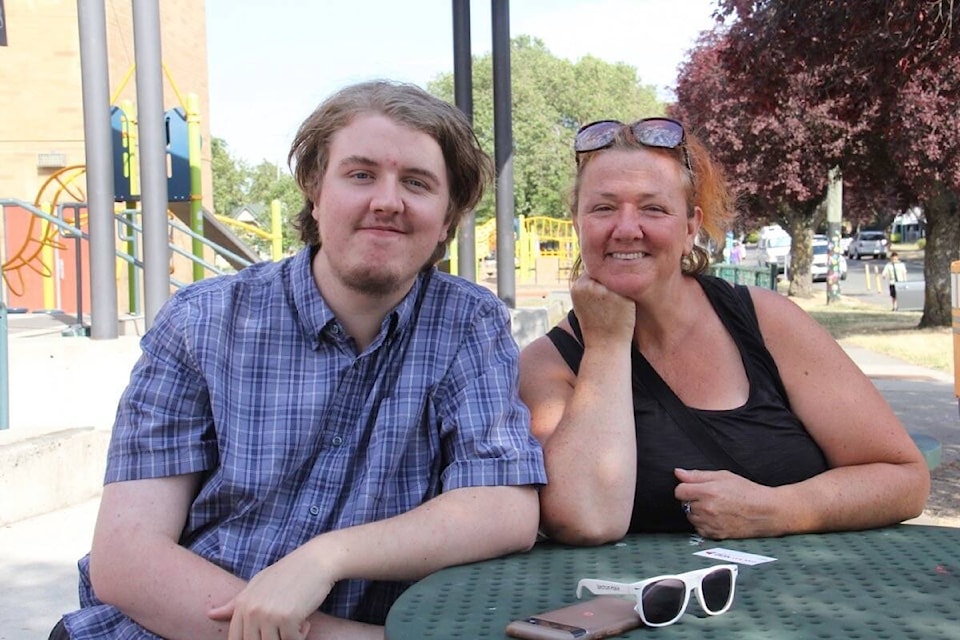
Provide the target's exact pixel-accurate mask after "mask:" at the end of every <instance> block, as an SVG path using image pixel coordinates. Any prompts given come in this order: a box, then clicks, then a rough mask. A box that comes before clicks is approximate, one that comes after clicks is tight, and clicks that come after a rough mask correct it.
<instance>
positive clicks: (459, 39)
mask: <svg viewBox="0 0 960 640" xmlns="http://www.w3.org/2000/svg"><path fill="white" fill-rule="evenodd" d="M453 94H454V100H455V102H456V104H457V106H458V107H459V108H460V110H461V111H463V113H464V115H466V116H467V120H469V121H470V124H471V125H472V124H473V56H472V53H471V47H470V0H453ZM457 273H458V274H459V275H460V276H461V277H463V278H466V279H467V280H469V281H470V282H476V281H477V241H476V215H475V214H474V212H473V211H470V212H468V213H467V214H466V215H465V216H464V217H463V221H462V222H461V223H460V230H459V232H458V233H457Z"/></svg>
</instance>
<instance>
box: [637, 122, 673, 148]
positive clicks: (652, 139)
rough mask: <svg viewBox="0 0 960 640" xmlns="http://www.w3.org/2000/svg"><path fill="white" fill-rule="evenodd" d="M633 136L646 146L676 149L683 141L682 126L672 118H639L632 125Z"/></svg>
mask: <svg viewBox="0 0 960 640" xmlns="http://www.w3.org/2000/svg"><path fill="white" fill-rule="evenodd" d="M633 136H634V137H635V138H636V139H637V141H638V142H640V143H641V144H645V145H647V146H648V147H663V148H665V149H676V148H677V147H679V146H680V144H681V143H682V142H683V127H682V126H681V125H680V123H679V122H674V121H673V120H664V119H653V120H641V121H640V122H638V123H636V124H635V125H634V126H633Z"/></svg>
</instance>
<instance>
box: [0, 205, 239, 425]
mask: <svg viewBox="0 0 960 640" xmlns="http://www.w3.org/2000/svg"><path fill="white" fill-rule="evenodd" d="M4 206H12V207H18V208H20V209H23V210H25V211H27V212H29V213H30V214H32V215H34V216H37V217H38V218H40V219H42V220H45V221H46V222H47V223H49V224H50V225H53V226H55V227H56V228H57V231H58V233H59V234H60V237H61V238H63V239H64V240H74V241H75V242H76V243H77V244H78V245H79V244H80V242H82V241H84V240H86V241H87V242H89V240H90V235H89V234H88V233H87V232H86V231H84V230H83V228H82V226H83V225H82V224H80V222H79V221H80V220H81V219H82V216H83V215H86V214H82V213H81V210H82V209H84V208H86V204H81V203H63V204H59V205H57V213H58V215H50V214H48V213H46V212H44V211H42V210H40V209H38V208H37V207H35V206H33V205H32V204H30V203H28V202H24V201H22V200H17V199H14V198H2V199H0V213H2V208H3V207H4ZM65 210H66V211H72V212H73V220H74V223H75V224H71V223H69V222H67V221H66V220H65V219H64V217H63V212H64V211H65ZM139 214H140V211H138V210H135V209H128V210H124V211H119V212H117V213H115V214H114V218H115V219H116V225H117V237H118V240H119V243H118V244H119V246H123V247H130V248H131V251H132V252H133V253H132V254H131V253H128V252H127V251H123V250H121V249H117V250H116V251H115V253H116V256H117V258H119V259H121V260H123V261H125V262H127V263H128V264H130V265H132V266H133V267H134V268H136V269H141V270H142V269H143V266H144V265H143V261H142V260H140V259H139V258H138V257H137V255H136V254H137V253H139V246H140V242H139V239H140V238H141V237H142V234H143V227H142V226H141V225H139V224H137V223H135V222H134V221H133V220H134V218H135V217H136V216H138V215H139ZM168 225H169V227H170V229H173V230H175V231H176V232H177V233H180V234H183V235H185V236H187V237H189V238H190V239H192V240H194V241H196V242H198V243H200V244H202V245H204V246H206V247H209V248H210V249H212V250H213V251H214V252H215V253H217V254H219V255H221V256H224V257H226V258H228V259H231V260H234V261H235V262H236V263H238V264H241V265H243V266H248V265H250V264H251V262H250V261H249V260H247V259H246V258H244V257H242V256H239V255H237V254H236V253H233V252H232V251H229V250H228V249H226V248H224V247H222V246H220V245H218V244H216V243H214V242H211V241H210V240H208V239H207V238H205V237H203V236H201V235H199V234H197V233H196V232H194V231H193V230H192V229H190V228H189V227H187V226H186V225H184V224H183V223H181V222H180V221H179V220H176V219H168ZM170 250H171V251H172V252H174V253H176V254H178V255H181V256H183V257H184V258H186V259H187V260H189V261H191V262H193V263H195V264H199V265H201V266H202V267H203V268H204V269H206V270H208V271H210V272H211V273H213V274H214V275H223V274H224V273H227V271H226V270H224V269H221V268H219V267H217V265H215V264H213V263H211V262H208V261H206V260H203V259H202V258H199V257H197V256H194V255H193V254H192V253H191V252H190V251H188V250H186V249H183V248H182V247H179V246H177V245H175V244H171V245H170ZM75 253H76V256H77V259H78V262H79V258H80V251H79V246H78V248H77V251H76V252H75ZM0 266H3V265H2V264H0ZM22 266H23V265H22ZM18 268H19V267H18ZM82 280H83V275H82V272H81V266H80V265H79V264H78V265H77V286H78V292H77V305H78V309H77V324H78V325H82V324H83V318H82V304H83V302H82V300H83V296H82V292H81V291H80V290H79V287H80V286H81V285H80V283H81V282H82ZM170 284H171V286H173V287H175V288H178V289H179V288H181V287H184V286H186V285H187V284H188V283H185V282H181V281H179V280H177V279H176V278H170ZM136 297H137V299H139V296H138V295H137V296H136ZM81 328H82V327H81ZM65 335H66V334H65ZM8 337H9V330H8V323H7V307H6V305H5V304H4V303H3V300H0V430H4V429H8V428H9V420H10V414H9V407H10V402H9V388H10V387H9V358H8Z"/></svg>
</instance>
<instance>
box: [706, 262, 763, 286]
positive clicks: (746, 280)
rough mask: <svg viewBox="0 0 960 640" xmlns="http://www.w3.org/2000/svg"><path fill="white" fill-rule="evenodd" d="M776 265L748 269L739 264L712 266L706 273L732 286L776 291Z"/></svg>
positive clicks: (748, 267)
mask: <svg viewBox="0 0 960 640" xmlns="http://www.w3.org/2000/svg"><path fill="white" fill-rule="evenodd" d="M777 271H778V269H777V265H775V264H772V265H770V266H768V267H750V266H746V265H740V264H726V263H723V262H721V263H718V264H712V265H710V267H709V268H708V269H707V273H709V274H710V275H712V276H716V277H718V278H721V279H723V280H726V281H727V282H732V283H734V284H752V285H754V286H757V287H764V288H766V289H773V290H774V291H776V289H777Z"/></svg>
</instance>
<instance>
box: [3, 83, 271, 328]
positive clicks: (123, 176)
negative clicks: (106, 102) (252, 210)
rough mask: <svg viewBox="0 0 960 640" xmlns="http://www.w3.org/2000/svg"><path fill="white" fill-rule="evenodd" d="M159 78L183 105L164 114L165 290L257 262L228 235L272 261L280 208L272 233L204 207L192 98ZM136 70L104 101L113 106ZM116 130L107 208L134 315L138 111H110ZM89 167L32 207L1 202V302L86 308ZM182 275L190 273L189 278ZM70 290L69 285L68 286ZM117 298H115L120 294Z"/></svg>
mask: <svg viewBox="0 0 960 640" xmlns="http://www.w3.org/2000/svg"><path fill="white" fill-rule="evenodd" d="M164 72H165V74H166V76H167V79H168V81H169V82H170V85H171V87H172V88H173V91H174V93H175V94H176V96H177V99H178V101H179V102H180V106H179V107H176V108H174V109H172V110H170V111H168V112H166V114H165V115H166V132H167V157H168V162H167V167H168V169H167V174H168V175H167V183H168V194H169V200H170V202H169V209H168V211H167V218H168V239H169V246H170V276H171V278H170V284H171V287H173V288H178V287H181V286H183V285H184V284H186V281H187V280H188V279H190V280H192V281H197V280H200V279H203V278H204V277H207V276H208V275H218V274H222V273H225V272H227V271H229V270H230V269H234V270H235V269H240V268H243V267H244V266H246V265H248V264H251V263H252V262H254V261H258V260H260V259H262V256H260V255H258V254H256V253H255V252H254V251H252V250H251V249H250V248H249V247H248V246H247V244H246V243H245V242H243V241H242V240H241V239H240V238H238V237H237V236H236V235H234V234H233V232H232V231H230V228H235V229H239V230H241V231H243V232H246V233H249V234H253V235H256V236H259V237H263V238H266V239H267V240H269V241H270V247H271V252H270V256H271V257H273V258H274V259H276V258H278V257H279V256H280V255H281V254H282V246H281V221H280V218H281V217H280V209H279V203H273V204H272V205H271V224H270V228H269V230H263V229H260V228H259V227H257V226H255V225H251V224H247V223H244V222H240V221H236V220H233V219H231V218H229V217H226V216H217V215H215V214H213V213H211V212H209V211H207V210H205V209H203V207H202V198H201V186H200V169H199V167H200V144H201V138H200V128H199V118H200V117H199V109H198V101H197V99H196V97H195V96H194V95H192V94H189V95H187V96H186V97H184V96H183V95H182V94H181V93H180V91H179V90H178V89H177V87H176V84H175V83H174V82H173V79H172V78H171V77H170V74H169V72H168V71H167V70H166V68H164ZM132 74H133V68H131V69H130V71H129V72H128V73H127V74H126V76H125V77H124V79H123V81H122V82H121V84H120V86H119V88H118V89H117V90H116V91H115V92H114V94H113V96H112V97H111V103H113V102H116V98H117V96H118V95H119V94H120V92H121V91H122V89H123V88H124V86H125V85H126V83H127V82H128V81H129V79H130V77H131V76H132ZM111 124H112V130H113V159H114V162H113V167H114V190H115V193H114V200H115V201H116V202H117V204H116V205H115V207H114V217H115V221H116V224H115V226H116V233H117V240H118V241H119V242H118V243H117V244H118V246H119V247H122V249H119V250H117V252H116V255H117V269H116V284H117V287H118V292H119V291H121V290H124V289H125V290H126V294H127V295H126V301H125V302H122V303H121V306H122V307H124V308H123V309H122V310H123V311H125V312H126V313H127V314H130V315H139V314H140V313H141V311H142V310H141V299H142V296H141V293H140V292H141V287H142V282H141V280H142V269H143V262H142V256H141V253H142V224H141V212H140V210H139V209H138V208H137V205H138V202H139V199H140V197H139V176H138V159H137V148H138V147H137V138H136V135H137V133H136V132H137V126H136V124H137V123H136V110H135V108H134V105H133V104H132V102H130V101H123V102H122V103H121V106H114V107H112V109H111ZM85 172H86V167H85V166H83V165H73V166H69V167H64V168H62V169H59V170H57V171H55V172H54V173H53V174H52V175H50V176H49V177H48V178H47V180H46V181H45V182H44V183H43V185H42V186H41V188H40V189H39V191H38V193H37V195H36V198H35V199H34V201H33V202H32V203H26V202H22V201H19V200H15V199H5V200H0V239H2V240H3V241H2V242H0V267H2V275H3V284H4V287H3V290H2V291H0V293H2V294H3V296H2V298H0V299H2V300H3V301H5V302H6V304H7V306H8V307H10V308H11V309H14V310H43V311H52V310H58V311H63V312H65V313H68V314H71V315H76V317H77V322H78V324H79V325H81V326H82V324H83V317H82V316H83V310H84V309H89V308H90V304H89V303H90V299H89V295H90V287H89V271H90V270H89V266H88V265H89V246H88V244H87V243H85V242H84V240H88V239H89V228H88V216H87V206H86V194H85V191H84V174H85ZM186 272H192V277H189V276H188V275H187V274H186ZM71 283H73V284H74V286H73V287H71V286H70V284H71ZM118 299H121V300H122V297H118Z"/></svg>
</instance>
